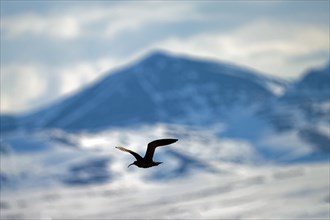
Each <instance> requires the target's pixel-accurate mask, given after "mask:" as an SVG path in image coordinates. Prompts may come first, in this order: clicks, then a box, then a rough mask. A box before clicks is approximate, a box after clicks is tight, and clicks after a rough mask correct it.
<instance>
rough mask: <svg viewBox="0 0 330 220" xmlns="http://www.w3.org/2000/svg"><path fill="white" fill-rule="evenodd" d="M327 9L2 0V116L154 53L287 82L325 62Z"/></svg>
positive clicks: (313, 5)
mask: <svg viewBox="0 0 330 220" xmlns="http://www.w3.org/2000/svg"><path fill="white" fill-rule="evenodd" d="M329 4H330V3H329V1H328V0H325V1H317V0H314V1H312V0H310V1H309V0H305V1H299V0H292V1H284V0H277V1H275V0H270V1H266V0H265V1H263V0H258V1H188V0H186V1H79V0H75V1H29V0H27V1H6V0H1V25H0V29H1V99H0V104H1V105H0V113H2V114H13V113H15V114H16V113H28V112H31V111H34V110H36V109H38V108H40V107H42V106H45V105H48V104H50V103H52V102H54V101H55V100H59V99H61V98H63V97H65V96H67V95H69V94H72V93H74V92H76V91H78V90H79V89H82V88H84V87H85V86H87V85H88V84H90V83H92V82H94V81H95V80H98V79H100V78H101V77H103V76H104V75H105V74H109V71H110V72H111V70H114V69H116V68H119V67H121V66H124V65H125V64H128V63H130V62H132V61H134V60H136V59H138V58H140V57H141V56H143V55H145V54H147V53H149V52H150V51H153V50H155V49H163V50H166V51H169V52H172V53H178V54H185V55H192V56H196V57H203V58H211V59H213V60H214V59H215V60H219V61H222V62H229V63H235V64H237V65H242V66H246V67H249V68H253V69H255V70H257V71H258V72H260V73H262V74H266V75H269V76H274V77H280V78H283V79H287V80H294V79H298V78H299V77H301V76H302V75H303V74H304V73H305V72H306V70H308V69H310V68H315V67H319V66H322V65H325V64H326V63H328V62H329V60H330V58H329V51H330V49H329V47H330V46H329V44H330V43H329V36H330V33H329V26H330V24H329V23H330V21H329V20H330V19H329V10H330V6H329Z"/></svg>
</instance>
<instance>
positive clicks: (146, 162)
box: [116, 139, 178, 168]
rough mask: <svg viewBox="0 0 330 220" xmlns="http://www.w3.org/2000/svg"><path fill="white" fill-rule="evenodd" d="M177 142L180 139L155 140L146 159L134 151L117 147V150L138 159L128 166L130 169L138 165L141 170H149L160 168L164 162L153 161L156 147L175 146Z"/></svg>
mask: <svg viewBox="0 0 330 220" xmlns="http://www.w3.org/2000/svg"><path fill="white" fill-rule="evenodd" d="M177 141H178V139H159V140H154V141H152V142H150V143H149V144H148V148H147V151H146V154H145V155H144V157H141V156H140V155H139V154H138V153H135V152H134V151H131V150H129V149H126V148H123V147H116V148H117V149H119V150H122V151H125V152H128V153H130V154H132V155H133V156H134V157H135V158H136V161H134V163H131V164H130V165H128V167H130V166H131V165H136V166H138V167H140V168H149V167H153V166H158V165H159V164H161V163H162V162H154V161H153V160H152V157H153V156H154V152H155V149H156V147H159V146H164V145H169V144H173V143H174V142H177Z"/></svg>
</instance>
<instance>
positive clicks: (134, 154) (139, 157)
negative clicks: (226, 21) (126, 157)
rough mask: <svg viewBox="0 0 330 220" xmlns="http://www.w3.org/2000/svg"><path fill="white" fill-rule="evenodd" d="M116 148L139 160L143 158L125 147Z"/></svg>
mask: <svg viewBox="0 0 330 220" xmlns="http://www.w3.org/2000/svg"><path fill="white" fill-rule="evenodd" d="M116 148H117V149H119V150H121V151H125V152H128V153H130V154H132V155H133V156H134V157H135V158H136V159H137V160H142V157H141V156H140V155H139V154H138V153H135V152H134V151H131V150H129V149H126V148H124V147H116Z"/></svg>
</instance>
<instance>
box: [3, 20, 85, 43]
mask: <svg viewBox="0 0 330 220" xmlns="http://www.w3.org/2000/svg"><path fill="white" fill-rule="evenodd" d="M1 30H2V31H4V33H6V34H7V35H8V36H9V37H11V38H16V37H20V36H25V35H26V34H32V35H39V36H44V37H51V38H54V39H60V40H70V39H74V38H77V37H78V36H79V34H80V26H79V23H78V22H77V20H76V19H75V18H74V17H72V16H68V15H63V16H56V17H55V16H50V17H43V16H40V15H36V14H24V15H20V16H17V17H11V18H3V22H2V23H1Z"/></svg>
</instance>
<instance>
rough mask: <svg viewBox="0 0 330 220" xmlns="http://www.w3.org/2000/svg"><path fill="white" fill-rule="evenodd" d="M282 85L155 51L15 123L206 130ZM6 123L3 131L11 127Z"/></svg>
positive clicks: (262, 101)
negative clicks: (162, 125)
mask: <svg viewBox="0 0 330 220" xmlns="http://www.w3.org/2000/svg"><path fill="white" fill-rule="evenodd" d="M283 86H284V85H283V83H282V82H281V81H279V80H275V79H269V78H266V77H263V76H261V75H259V74H257V73H255V72H254V71H252V70H249V69H245V68H241V67H238V66H234V65H230V64H224V63H219V62H211V61H205V60H198V59H194V58H188V57H179V56H173V55H169V54H166V53H163V52H155V53H152V54H151V55H149V56H147V57H145V58H143V59H142V60H141V61H139V62H137V63H135V64H133V65H131V66H129V67H126V68H123V69H121V70H119V71H116V72H114V73H109V75H108V76H107V77H105V78H104V79H102V80H100V81H99V82H97V83H95V84H94V85H91V86H90V87H88V88H86V89H84V90H83V91H80V92H78V93H77V94H75V95H73V96H71V97H68V98H66V99H65V100H61V101H59V102H57V103H55V104H53V105H51V106H48V107H46V108H44V109H42V110H40V111H37V112H34V113H32V114H30V115H28V116H27V117H24V119H23V120H20V122H18V124H20V126H21V127H29V129H31V128H33V127H34V128H36V127H38V128H61V129H65V130H83V129H84V130H95V129H104V128H107V127H116V126H132V125H134V124H141V123H142V124H145V123H148V124H153V123H158V122H165V123H176V124H192V125H203V124H204V125H210V124H214V123H216V122H220V121H224V120H226V118H227V117H229V115H231V110H232V109H233V108H236V107H237V108H243V107H244V108H245V109H249V108H256V107H257V106H260V105H265V103H266V102H268V101H270V100H272V99H273V98H274V97H275V94H274V93H273V89H274V88H276V89H279V88H281V87H283ZM10 120H11V118H10V117H6V118H5V121H9V122H10ZM9 122H8V125H7V127H8V128H10V126H11V127H14V125H12V124H10V123H9ZM5 126H6V125H5Z"/></svg>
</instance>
